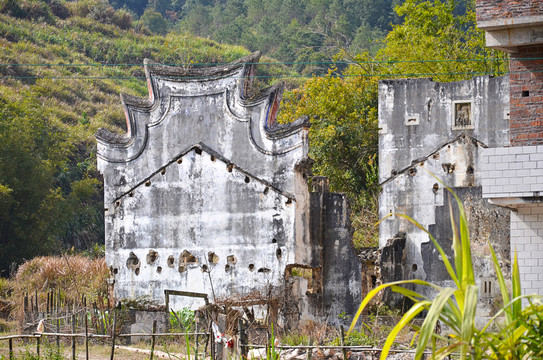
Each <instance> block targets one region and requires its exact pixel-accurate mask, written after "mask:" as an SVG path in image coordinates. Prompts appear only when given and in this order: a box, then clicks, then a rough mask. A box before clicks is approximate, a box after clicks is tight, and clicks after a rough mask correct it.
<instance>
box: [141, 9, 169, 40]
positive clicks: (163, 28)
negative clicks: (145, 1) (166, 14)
mask: <svg viewBox="0 0 543 360" xmlns="http://www.w3.org/2000/svg"><path fill="white" fill-rule="evenodd" d="M140 21H141V22H142V24H143V25H144V26H145V27H146V28H147V29H149V30H150V31H151V32H153V33H155V34H158V35H166V34H167V33H168V23H167V22H166V20H164V18H163V17H162V15H160V13H159V12H156V11H155V10H153V9H151V8H147V9H146V10H145V12H144V13H143V15H142V16H141V18H140Z"/></svg>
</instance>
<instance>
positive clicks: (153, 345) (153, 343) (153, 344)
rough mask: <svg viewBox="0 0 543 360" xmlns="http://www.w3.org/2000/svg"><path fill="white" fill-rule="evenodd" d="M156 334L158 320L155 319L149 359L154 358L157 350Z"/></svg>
mask: <svg viewBox="0 0 543 360" xmlns="http://www.w3.org/2000/svg"><path fill="white" fill-rule="evenodd" d="M155 334H156V320H153V335H151V356H150V357H149V360H153V352H154V351H155ZM187 339H188V337H187ZM189 346H190V344H189Z"/></svg>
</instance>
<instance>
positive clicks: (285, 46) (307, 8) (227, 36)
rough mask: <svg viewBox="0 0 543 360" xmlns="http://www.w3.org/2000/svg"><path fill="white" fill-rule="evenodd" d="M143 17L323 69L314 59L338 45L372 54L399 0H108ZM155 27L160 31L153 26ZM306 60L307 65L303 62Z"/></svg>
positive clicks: (310, 69) (326, 56)
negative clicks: (156, 18) (157, 18)
mask: <svg viewBox="0 0 543 360" xmlns="http://www.w3.org/2000/svg"><path fill="white" fill-rule="evenodd" d="M110 1H111V3H112V4H113V6H115V7H116V8H126V9H130V10H131V11H133V12H135V13H136V15H137V16H143V18H145V17H148V16H151V14H152V12H155V17H156V13H158V14H159V16H161V17H162V18H164V19H165V20H166V21H167V22H168V24H169V26H170V29H183V30H186V31H188V32H190V33H192V34H195V35H198V36H205V37H208V38H210V39H213V40H216V41H219V42H221V43H229V44H238V45H242V46H244V47H246V48H247V49H249V50H251V51H255V50H260V51H262V52H263V53H264V54H267V55H269V56H271V57H273V58H275V59H278V60H280V61H283V62H296V63H297V64H296V70H298V71H299V72H301V73H302V74H304V75H305V74H313V73H317V74H319V73H320V74H322V73H326V70H327V67H326V65H323V64H318V63H319V62H324V61H330V59H331V58H332V57H333V56H335V55H336V54H337V53H338V51H339V50H340V49H343V50H346V51H348V52H349V53H352V54H356V53H358V52H362V51H364V50H369V51H370V53H373V54H374V53H375V52H376V51H377V50H378V49H379V48H380V47H381V46H382V40H383V38H384V36H385V35H386V33H387V32H388V31H390V30H391V29H392V24H395V23H398V21H399V17H398V16H397V15H396V14H395V12H394V10H393V8H394V5H396V4H399V3H401V2H402V1H401V0H307V1H305V0H304V1H302V0H110ZM157 30H158V31H164V30H163V29H160V30H159V29H158V28H157ZM307 63H311V64H307Z"/></svg>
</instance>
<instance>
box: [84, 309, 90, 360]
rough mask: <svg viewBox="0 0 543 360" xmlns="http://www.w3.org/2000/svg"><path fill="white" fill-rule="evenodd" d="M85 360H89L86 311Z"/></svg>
mask: <svg viewBox="0 0 543 360" xmlns="http://www.w3.org/2000/svg"><path fill="white" fill-rule="evenodd" d="M84 314H85V359H86V360H89V323H88V319H87V311H86V310H85V313H84Z"/></svg>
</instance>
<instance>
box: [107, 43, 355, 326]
mask: <svg viewBox="0 0 543 360" xmlns="http://www.w3.org/2000/svg"><path fill="white" fill-rule="evenodd" d="M258 58H259V54H258V53H257V54H253V55H251V56H249V57H246V58H244V59H241V60H239V61H238V62H235V63H232V64H228V65H223V66H218V67H212V68H204V69H189V70H185V69H181V68H173V67H169V66H164V65H160V64H156V63H152V62H150V61H146V62H145V71H146V74H147V81H148V84H149V93H150V98H149V99H148V100H143V99H137V98H133V97H130V96H126V95H123V96H122V101H123V104H124V107H125V112H126V116H127V123H128V132H127V134H126V135H123V136H119V135H115V134H111V133H109V132H107V131H105V130H102V131H101V132H99V133H98V134H97V139H98V167H99V170H100V171H101V172H102V174H103V176H104V188H105V189H104V198H105V204H106V208H107V209H106V260H107V262H108V264H109V265H110V266H111V267H112V270H113V273H114V274H115V281H116V284H115V289H116V293H117V296H119V297H137V296H142V295H148V296H151V298H153V299H157V300H160V301H163V299H164V290H166V289H171V290H188V291H193V292H201V293H207V294H208V296H209V298H210V299H211V300H213V299H219V298H225V297H229V296H245V295H249V294H254V293H265V294H269V296H270V297H282V298H288V296H290V294H285V291H286V290H287V289H290V287H289V286H287V282H288V277H289V276H288V272H289V268H290V267H292V266H293V265H297V266H302V267H308V268H312V269H315V274H316V277H317V281H316V284H317V285H314V287H315V289H314V292H315V296H317V297H319V301H316V302H315V305H314V306H313V307H312V308H309V309H304V311H300V312H299V313H298V319H303V318H311V317H313V316H321V315H323V314H325V315H327V316H328V315H331V316H334V314H333V313H334V311H335V310H334V309H332V305H331V302H330V301H329V300H326V299H324V297H325V295H324V294H326V293H327V291H326V281H327V279H328V278H329V277H330V276H331V275H330V274H331V273H337V274H339V275H341V274H346V275H345V277H344V278H342V280H344V281H347V282H348V286H347V288H348V289H349V292H348V293H346V292H343V293H342V294H340V295H338V297H337V298H336V299H335V300H336V301H335V303H338V304H340V305H341V306H352V305H349V304H350V303H352V302H359V300H360V299H359V298H360V290H359V288H360V286H358V287H357V286H356V284H357V282H358V284H359V283H360V281H359V279H360V276H361V275H360V266H359V265H360V264H359V263H358V264H357V263H351V261H356V257H355V256H354V253H353V251H352V248H351V246H350V233H349V231H348V230H344V229H348V228H349V226H350V223H348V217H347V216H345V214H346V211H347V210H346V209H347V204H346V200H345V199H344V198H341V199H338V200H334V201H333V202H332V203H330V201H329V200H327V199H328V198H329V197H336V196H340V195H337V194H330V193H327V192H326V191H321V192H319V193H311V192H310V191H309V188H308V185H307V180H308V179H309V177H310V176H311V160H310V159H309V158H308V141H307V134H308V130H307V129H308V126H309V124H308V122H307V118H301V119H298V120H296V121H294V122H293V123H291V124H289V125H280V124H276V123H275V115H276V105H277V103H278V101H279V97H280V92H281V89H280V88H277V87H272V88H269V89H267V90H265V91H263V92H261V93H258V94H253V93H251V92H250V89H251V81H252V77H251V76H252V74H253V73H254V71H255V62H257V61H258ZM315 199H317V200H318V199H320V200H318V201H317V200H315ZM322 199H324V200H322ZM315 201H317V202H316V203H313V202H315ZM337 212H341V214H337ZM334 216H336V217H337V216H339V218H340V219H341V221H340V220H337V219H336V218H334ZM312 225H318V229H314V228H312ZM330 244H333V246H332V247H333V248H332V249H330V250H329V248H330ZM349 252H350V253H353V254H352V256H350V257H349V256H345V263H344V264H341V263H326V261H324V259H326V258H327V257H328V256H341V255H344V254H345V253H349ZM357 266H358V272H357V271H356V267H357ZM323 284H324V285H323ZM323 286H324V288H325V289H323ZM198 305H201V304H200V300H198V299H191V298H184V297H174V298H172V299H171V301H170V307H172V308H174V309H179V308H181V307H186V306H189V307H196V306H198ZM330 311H332V313H330ZM342 311H343V310H342ZM338 313H339V312H338Z"/></svg>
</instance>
